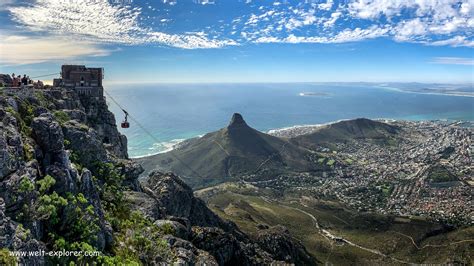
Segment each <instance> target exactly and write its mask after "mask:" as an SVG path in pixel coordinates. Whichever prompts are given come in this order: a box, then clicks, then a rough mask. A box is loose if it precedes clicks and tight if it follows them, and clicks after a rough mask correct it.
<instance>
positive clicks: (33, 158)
mask: <svg viewBox="0 0 474 266" xmlns="http://www.w3.org/2000/svg"><path fill="white" fill-rule="evenodd" d="M241 133H243V134H248V136H244V137H246V138H247V140H248V143H245V145H244V147H235V148H236V149H237V148H244V151H243V152H245V153H243V154H242V156H245V155H246V154H252V153H254V152H256V154H257V155H256V156H259V158H262V157H263V156H267V155H269V154H271V153H272V152H274V151H275V150H277V149H280V148H281V146H282V144H283V143H284V142H283V141H281V140H279V139H277V138H274V137H271V136H266V135H263V134H260V133H259V132H257V131H254V130H251V129H250V128H248V127H247V126H246V125H245V123H244V122H243V120H241V119H240V118H239V117H238V116H236V117H235V119H234V121H233V122H232V123H231V125H230V127H229V128H228V129H226V130H223V131H221V132H219V133H218V134H217V135H216V136H208V137H206V138H216V137H218V138H220V139H225V140H227V141H228V142H229V145H234V144H235V145H237V144H236V143H235V138H236V137H237V136H238V135H240V134H241ZM254 137H256V138H259V139H258V140H257V141H255V140H254V139H253V138H254ZM260 139H268V140H270V142H271V143H269V144H267V143H266V142H263V144H262V145H261V146H259V144H258V143H259V142H261V141H260ZM199 145H206V144H205V143H203V144H199ZM255 145H256V146H255ZM245 149H249V150H245ZM288 150H289V151H291V152H295V153H300V152H301V153H303V151H300V149H298V148H295V147H293V146H292V144H289V143H288ZM215 152H222V151H221V150H219V151H217V150H216V151H215ZM204 160H205V159H204ZM224 160H228V159H224ZM235 160H236V161H237V162H239V160H242V159H241V158H235ZM240 162H241V163H247V162H248V161H240ZM219 163H221V162H219ZM278 163H279V164H285V163H292V162H289V161H288V157H286V158H285V157H284V158H281V159H280V160H278ZM232 170H233V169H232ZM143 171H144V169H143V168H142V166H141V165H140V164H138V163H136V162H134V161H132V160H130V159H129V158H128V155H127V139H126V137H125V136H124V135H122V134H120V133H119V132H118V130H117V126H116V120H115V118H114V115H113V114H112V113H111V112H110V111H109V110H108V107H107V104H106V99H105V97H96V96H90V95H87V94H79V93H77V91H76V90H74V89H68V88H64V87H54V88H45V89H27V88H25V89H18V90H3V91H1V93H0V264H2V265H3V264H8V265H10V264H11V265H13V264H22V265H53V264H60V265H63V264H68V263H70V262H75V263H78V264H83V265H84V264H95V263H97V264H105V265H125V264H132V265H140V264H146V265H150V264H177V265H262V264H275V263H277V264H288V263H289V264H305V265H312V264H315V263H316V262H317V261H318V260H317V259H316V258H314V257H313V256H312V255H310V254H309V253H308V252H307V251H306V249H305V247H304V246H303V245H302V244H301V243H300V242H299V241H297V240H295V239H294V238H292V237H291V235H290V233H289V231H288V230H287V229H286V228H284V227H282V226H276V227H265V228H262V229H261V230H260V231H259V234H258V235H257V236H249V235H248V234H246V233H244V232H243V231H241V230H240V229H239V227H238V226H236V225H235V224H234V223H233V222H231V221H228V220H225V219H222V218H220V217H219V216H217V215H216V214H215V213H214V212H213V211H211V210H210V209H209V208H208V207H207V206H206V204H205V203H204V201H202V200H201V199H198V198H196V197H195V196H194V194H193V191H192V189H191V188H190V187H189V186H188V185H187V184H186V183H185V182H184V181H183V180H182V179H181V178H180V177H179V176H177V175H175V174H173V173H164V172H160V171H151V172H150V173H149V175H148V176H147V178H146V179H144V181H142V182H141V181H139V180H138V177H139V175H140V174H142V172H143ZM208 171H210V170H208ZM219 171H222V173H225V172H226V171H227V172H228V171H229V169H225V168H222V169H220V170H219ZM65 250H66V251H77V252H89V254H93V256H85V255H84V254H85V253H81V254H82V256H55V255H54V254H56V253H54V252H59V251H65ZM35 251H38V252H45V253H43V254H47V255H46V256H44V255H43V256H35V255H34V254H30V253H28V252H35ZM48 254H51V255H48Z"/></svg>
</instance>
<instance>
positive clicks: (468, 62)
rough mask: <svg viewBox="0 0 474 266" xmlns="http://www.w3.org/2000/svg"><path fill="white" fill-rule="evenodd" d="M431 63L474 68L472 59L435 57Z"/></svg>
mask: <svg viewBox="0 0 474 266" xmlns="http://www.w3.org/2000/svg"><path fill="white" fill-rule="evenodd" d="M432 63H435V64H442V65H464V66H474V59H472V58H465V57H435V58H433V61H432Z"/></svg>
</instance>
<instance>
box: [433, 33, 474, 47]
mask: <svg viewBox="0 0 474 266" xmlns="http://www.w3.org/2000/svg"><path fill="white" fill-rule="evenodd" d="M425 43H426V44H428V45H432V46H446V45H449V46H453V47H459V46H466V47H474V41H473V40H468V39H466V37H464V36H455V37H452V38H449V39H446V40H439V41H431V42H425Z"/></svg>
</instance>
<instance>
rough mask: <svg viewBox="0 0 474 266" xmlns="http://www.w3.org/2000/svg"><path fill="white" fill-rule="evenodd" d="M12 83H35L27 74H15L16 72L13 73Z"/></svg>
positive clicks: (16, 84) (24, 84)
mask: <svg viewBox="0 0 474 266" xmlns="http://www.w3.org/2000/svg"><path fill="white" fill-rule="evenodd" d="M12 83H13V84H12V85H13V87H20V86H22V85H23V86H26V85H28V84H33V81H32V80H31V79H30V77H29V76H27V75H26V74H24V75H23V77H21V75H18V76H15V73H13V74H12Z"/></svg>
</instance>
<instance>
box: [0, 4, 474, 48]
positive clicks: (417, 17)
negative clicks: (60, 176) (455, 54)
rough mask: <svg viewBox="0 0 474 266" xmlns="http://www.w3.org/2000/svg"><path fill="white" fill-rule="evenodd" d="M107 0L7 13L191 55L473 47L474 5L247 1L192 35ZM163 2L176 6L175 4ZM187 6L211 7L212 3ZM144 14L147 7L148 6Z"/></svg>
mask: <svg viewBox="0 0 474 266" xmlns="http://www.w3.org/2000/svg"><path fill="white" fill-rule="evenodd" d="M7 1H10V0H7ZM111 2H112V1H110V0H35V1H34V2H32V3H30V4H28V5H25V6H16V7H12V6H9V7H7V8H8V9H9V10H10V12H11V15H12V18H13V19H14V21H16V22H17V23H18V24H19V25H21V26H22V27H23V28H24V29H26V30H29V31H31V30H32V31H37V32H41V33H47V34H52V35H54V36H63V37H66V36H67V37H68V38H72V39H74V40H80V41H87V42H88V43H98V44H103V43H114V44H117V43H119V44H126V45H140V44H154V45H166V46H172V47H178V48H184V49H196V48H220V47H224V46H229V45H239V44H241V43H252V42H256V43H262V42H288V43H300V42H302V43H342V42H354V41H361V40H365V39H373V38H379V37H385V38H390V39H393V40H396V41H399V42H414V43H422V44H426V45H434V46H441V45H446V46H455V47H456V46H467V47H474V45H473V42H474V41H473V37H472V36H474V0H463V1H460V0H384V1H381V0H347V1H346V0H339V1H334V0H326V1H323V0H307V1H297V3H293V4H292V3H290V2H289V1H272V2H269V3H267V4H266V5H260V4H259V5H258V6H255V5H254V4H253V3H252V4H251V5H245V6H246V7H247V8H248V9H244V10H243V13H241V14H240V15H239V16H237V17H232V18H229V21H228V22H227V23H226V22H224V19H222V18H220V20H219V21H218V22H216V23H214V24H213V25H212V26H206V27H203V28H196V29H192V30H193V31H195V32H176V31H171V30H170V28H173V24H174V23H178V21H177V19H176V20H175V19H173V20H169V19H167V18H163V17H162V16H158V17H159V19H156V22H157V24H159V22H160V21H161V23H160V25H161V26H162V25H163V24H164V23H165V22H166V26H167V27H163V28H166V30H165V31H162V30H158V29H157V28H158V27H157V28H155V29H153V28H152V27H154V26H153V25H154V24H153V23H154V22H153V23H152V24H147V25H145V24H142V23H144V19H145V20H146V19H147V18H149V17H148V16H149V14H148V12H149V10H145V11H142V9H141V8H137V7H133V6H123V5H113V4H111ZM160 2H161V3H164V4H167V5H176V4H177V0H161V1H160ZM189 2H191V1H189ZM192 2H194V3H198V4H202V5H208V4H214V3H215V2H216V1H215V0H193V1H192ZM192 2H191V4H192ZM249 2H250V1H248V0H247V1H245V3H249ZM180 3H181V2H180ZM219 4H220V5H223V4H225V1H221V2H219ZM1 6H2V5H1V4H0V7H1ZM134 6H136V5H134ZM175 8H177V7H173V8H171V7H169V6H167V7H166V9H168V10H170V9H175ZM204 8H206V7H200V8H199V10H201V9H204ZM145 9H150V7H149V4H147V5H146V8H145ZM151 9H152V10H153V8H151ZM157 10H160V9H157ZM156 12H159V11H156ZM162 12H165V11H162ZM166 12H168V11H166ZM193 12H194V10H193ZM196 12H198V11H196ZM145 14H146V15H145ZM167 15H169V14H167ZM190 24H192V22H191V23H190ZM196 24H201V23H196ZM196 27H198V26H196Z"/></svg>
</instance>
